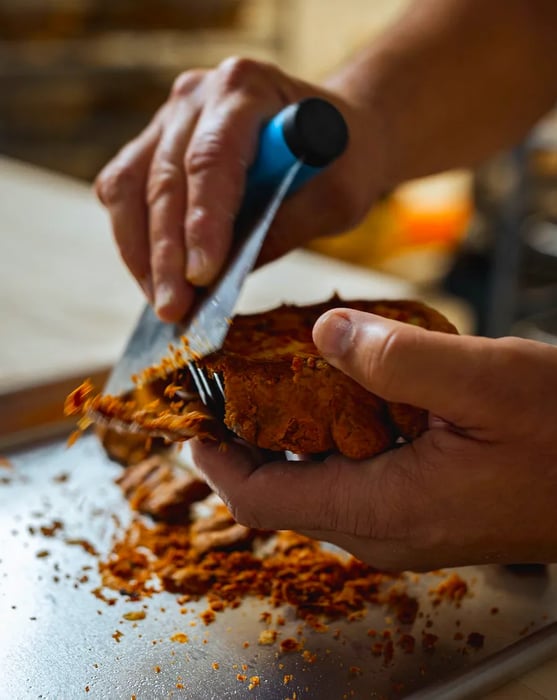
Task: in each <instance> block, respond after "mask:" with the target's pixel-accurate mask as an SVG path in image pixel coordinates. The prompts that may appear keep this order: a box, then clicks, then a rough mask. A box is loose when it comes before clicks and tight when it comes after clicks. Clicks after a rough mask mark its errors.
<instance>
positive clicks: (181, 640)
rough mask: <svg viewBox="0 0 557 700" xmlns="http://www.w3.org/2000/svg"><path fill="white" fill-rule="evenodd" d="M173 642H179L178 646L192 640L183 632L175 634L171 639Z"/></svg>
mask: <svg viewBox="0 0 557 700" xmlns="http://www.w3.org/2000/svg"><path fill="white" fill-rule="evenodd" d="M170 641H171V642H178V644H187V643H188V642H189V641H190V639H189V637H188V635H187V634H184V633H183V632H175V633H174V634H173V635H172V636H171V637H170Z"/></svg>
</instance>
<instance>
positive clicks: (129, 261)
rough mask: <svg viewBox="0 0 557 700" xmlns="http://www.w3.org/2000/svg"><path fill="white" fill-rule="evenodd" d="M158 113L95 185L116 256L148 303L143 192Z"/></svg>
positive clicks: (149, 289)
mask: <svg viewBox="0 0 557 700" xmlns="http://www.w3.org/2000/svg"><path fill="white" fill-rule="evenodd" d="M161 117H162V111H161V112H159V113H158V114H157V115H156V117H155V118H154V119H153V121H152V122H151V124H150V125H149V126H148V127H147V128H146V129H145V130H144V131H143V132H142V133H141V134H140V135H139V136H138V137H137V138H136V139H134V140H133V141H131V142H130V143H129V144H127V145H126V146H125V147H124V148H123V149H122V150H121V151H120V152H119V153H118V154H117V155H116V156H115V158H114V159H113V160H112V161H111V162H110V163H108V165H106V166H105V168H104V169H103V170H102V171H101V172H100V173H99V175H98V177H97V179H96V181H95V190H96V193H97V196H98V198H99V200H100V201H101V202H102V203H103V204H104V205H105V206H106V208H107V209H108V213H109V215H110V221H111V225H112V231H113V234H114V238H115V240H116V244H117V245H118V249H119V251H120V255H121V256H122V259H123V260H124V262H125V264H126V265H127V267H128V269H129V270H130V272H131V273H132V275H133V276H134V277H135V278H136V280H137V281H138V282H139V284H140V286H141V288H142V289H143V291H144V293H145V295H146V296H147V298H148V300H149V301H150V302H151V303H152V302H153V300H154V295H153V284H152V277H151V265H150V254H149V233H148V211H147V203H146V201H145V188H146V183H147V176H148V172H149V166H150V163H151V159H152V157H153V153H154V152H155V149H156V147H157V143H158V141H159V137H160V133H161Z"/></svg>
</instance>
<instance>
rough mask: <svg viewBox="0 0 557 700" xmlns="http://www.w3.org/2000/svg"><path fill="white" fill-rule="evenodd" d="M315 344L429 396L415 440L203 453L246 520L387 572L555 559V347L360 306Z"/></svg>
mask: <svg viewBox="0 0 557 700" xmlns="http://www.w3.org/2000/svg"><path fill="white" fill-rule="evenodd" d="M314 340H315V343H316V345H317V347H318V348H319V349H320V351H321V353H322V354H323V355H324V356H325V357H326V358H327V359H328V361H329V362H330V363H331V364H333V365H334V366H336V367H337V368H339V369H341V370H342V371H343V372H345V373H347V374H348V375H350V376H351V377H353V378H354V379H356V380H357V381H358V382H360V383H361V384H363V385H364V386H365V387H366V388H367V389H369V390H370V391H372V392H374V393H376V394H377V395H379V396H381V397H383V398H384V399H387V400H389V401H397V402H398V401H401V402H407V403H410V404H413V405H420V406H424V407H425V408H427V409H428V410H429V412H430V427H429V430H427V431H426V432H425V433H424V434H423V435H422V436H420V437H419V438H417V439H416V440H414V441H413V442H412V443H410V444H406V445H403V446H401V447H400V448H398V449H394V450H391V451H389V452H386V453H384V454H381V455H379V456H377V457H374V458H371V459H368V460H362V461H353V460H350V459H347V458H345V457H342V456H341V455H339V454H334V455H332V456H330V457H328V458H326V459H325V460H324V461H323V462H315V463H312V462H303V463H302V462H284V461H276V462H270V463H264V462H263V461H262V460H259V459H258V458H257V453H256V452H254V451H253V449H251V448H250V449H248V448H246V447H244V446H242V445H231V446H230V447H229V449H228V450H227V451H226V453H225V454H223V453H221V452H219V451H218V449H216V448H214V447H212V446H211V445H210V444H201V443H199V442H197V441H195V443H194V444H193V452H194V457H195V459H196V463H197V465H198V466H199V468H200V469H201V470H202V471H203V472H204V473H205V476H206V477H207V479H208V480H209V481H210V483H211V485H212V486H213V487H214V488H215V489H216V491H217V492H218V493H219V494H220V495H221V496H222V497H223V498H224V500H225V501H226V503H227V504H228V505H229V507H230V509H231V511H232V512H233V513H234V515H235V517H236V518H237V519H238V521H239V522H240V523H242V524H245V525H250V526H253V527H258V528H277V529H283V528H285V529H294V530H298V531H301V532H303V533H305V534H308V535H311V536H313V537H316V538H319V539H323V540H326V541H330V542H333V543H335V544H337V545H340V546H341V547H344V548H345V549H347V550H349V551H350V552H352V553H353V554H355V555H356V556H358V557H359V558H361V559H363V560H365V561H367V562H369V563H371V564H373V565H376V566H377V567H379V568H387V569H389V568H391V569H415V570H423V569H435V568H438V567H445V566H452V565H460V564H469V563H476V564H479V563H488V562H498V563H510V562H550V561H557V537H556V535H555V533H556V532H557V508H556V507H555V504H556V503H557V444H556V441H555V419H554V417H555V415H557V350H556V349H555V348H554V347H551V346H547V345H544V344H542V343H537V342H533V341H527V340H521V339H518V338H502V339H499V340H492V339H485V338H475V337H469V336H468V337H467V336H457V335H452V334H445V333H437V332H432V331H425V330H423V329H420V328H417V327H414V326H410V325H407V324H401V323H398V322H396V321H391V320H388V319H383V318H380V317H378V316H374V315H370V314H365V313H362V312H359V311H354V310H335V311H329V312H327V313H326V314H324V316H322V317H321V319H320V320H319V321H318V322H317V324H316V326H315V329H314Z"/></svg>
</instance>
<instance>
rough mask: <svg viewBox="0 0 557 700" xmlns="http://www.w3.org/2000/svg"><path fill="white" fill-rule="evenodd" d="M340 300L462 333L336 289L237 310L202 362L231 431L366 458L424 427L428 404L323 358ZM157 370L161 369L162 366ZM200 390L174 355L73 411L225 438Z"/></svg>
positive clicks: (133, 425)
mask: <svg viewBox="0 0 557 700" xmlns="http://www.w3.org/2000/svg"><path fill="white" fill-rule="evenodd" d="M338 307H349V308H352V309H358V310H360V311H365V312H368V313H374V314H378V315H380V316H384V317H386V318H391V319H394V320H397V321H401V322H404V323H411V324H414V325H417V326H420V327H422V328H425V329H428V330H434V331H441V332H445V333H456V332H457V331H456V329H455V327H454V326H453V325H452V324H451V323H450V322H449V321H448V320H447V319H446V318H445V317H444V316H443V315H442V314H440V313H439V312H438V311H436V310H435V309H432V308H431V307H429V306H426V305H425V304H422V303H420V302H416V301H406V300H403V301H391V300H380V301H367V300H355V301H354V300H352V301H346V300H342V299H340V298H339V297H336V296H335V297H333V298H332V299H330V300H328V301H326V302H323V303H320V304H312V305H309V306H293V305H283V306H279V307H277V308H275V309H272V310H270V311H266V312H263V313H258V314H250V315H238V316H236V317H235V318H234V319H233V322H232V324H231V326H230V331H229V333H228V336H227V338H226V341H225V343H224V345H223V347H222V349H221V350H219V351H218V352H216V353H213V354H212V355H209V356H207V357H205V358H203V359H201V360H199V361H198V364H199V366H201V367H202V368H204V369H205V370H206V372H207V373H208V374H209V375H211V374H212V373H218V374H219V376H220V378H221V380H222V383H223V385H224V391H225V399H226V401H225V409H226V412H225V416H224V423H225V425H226V426H227V427H228V429H229V430H231V431H232V432H233V433H235V434H236V435H237V436H238V437H240V438H242V439H244V440H246V441H247V442H249V443H251V444H253V445H256V446H257V447H260V448H264V449H268V450H277V451H285V450H288V451H290V452H294V453H298V454H301V453H305V454H318V453H324V452H328V451H331V450H338V451H339V452H341V453H342V454H344V455H345V456H347V457H351V458H353V459H363V458H365V457H371V456H373V455H375V454H378V453H379V452H382V451H384V450H386V449H389V448H390V447H392V446H393V445H394V444H395V443H396V441H397V439H399V438H401V437H402V438H405V439H408V440H411V439H414V438H416V437H417V436H418V435H420V434H421V433H422V432H423V431H424V430H425V429H426V427H427V412H426V411H424V410H422V409H420V408H414V407H412V406H407V405H405V404H394V403H389V402H386V401H384V400H383V399H381V398H379V397H378V396H375V395H374V394H371V393H370V392H368V391H366V390H365V389H364V388H363V387H362V386H360V385H359V384H358V383H357V382H355V381H354V380H352V379H350V378H349V377H347V376H346V375H344V374H343V373H342V372H340V371H339V370H337V369H335V368H334V367H332V366H331V365H329V363H328V362H326V360H324V359H323V358H322V357H321V356H320V355H319V353H318V351H317V348H316V347H315V345H314V343H313V341H312V337H311V333H312V328H313V325H314V324H315V321H316V320H317V319H318V318H319V316H321V314H323V313H324V312H325V311H327V310H329V309H331V308H338ZM165 367H168V365H165ZM146 376H149V374H148V373H147V375H146ZM154 376H160V368H159V369H157V370H156V371H154ZM194 391H195V390H194V387H193V386H192V381H191V376H190V372H189V370H188V369H187V367H184V366H183V364H182V365H180V363H179V362H178V363H175V365H174V367H173V368H172V369H170V368H169V369H168V370H167V371H166V377H165V378H164V379H157V380H156V381H153V382H150V383H148V384H146V385H145V384H144V385H143V386H142V387H141V388H138V389H137V390H136V391H135V392H134V393H133V394H131V395H127V396H125V397H107V396H99V395H97V396H94V395H93V393H92V387H91V386H90V385H85V384H84V385H82V387H80V388H79V389H77V390H76V391H75V392H74V393H73V394H72V395H71V396H70V397H69V399H68V402H67V407H68V408H67V410H68V412H69V413H73V414H79V413H81V414H84V415H85V416H86V417H87V419H89V420H92V421H94V422H98V423H101V424H104V425H107V426H108V427H109V428H111V429H116V430H118V431H119V432H122V431H126V430H129V431H130V432H134V433H136V434H137V433H138V432H139V433H141V434H144V435H149V436H162V437H164V438H165V439H166V440H169V441H176V442H179V441H183V440H187V439H188V438H190V437H192V436H194V435H200V436H201V437H203V438H205V439H214V440H216V441H219V442H220V441H222V440H223V439H225V434H224V432H223V426H222V423H220V422H219V421H217V420H215V419H214V418H212V417H211V416H210V415H209V414H208V413H207V411H206V409H205V407H203V405H202V404H200V402H199V398H197V397H196V396H195V394H194ZM112 437H113V438H114V436H112Z"/></svg>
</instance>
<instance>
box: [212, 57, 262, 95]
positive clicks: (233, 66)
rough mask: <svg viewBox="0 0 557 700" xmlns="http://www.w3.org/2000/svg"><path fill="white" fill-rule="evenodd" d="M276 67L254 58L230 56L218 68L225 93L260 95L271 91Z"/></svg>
mask: <svg viewBox="0 0 557 700" xmlns="http://www.w3.org/2000/svg"><path fill="white" fill-rule="evenodd" d="M272 73H274V67H273V66H272V65H271V64H270V63H264V62H263V61H256V60H254V59H252V58H245V57H239V56H230V57H229V58H226V59H225V60H224V61H223V62H222V63H221V64H220V65H219V67H218V69H217V74H218V80H219V83H220V85H221V87H222V89H223V90H224V91H225V92H235V91H238V90H242V92H246V93H254V94H255V95H259V94H260V93H262V92H263V91H267V90H268V89H269V84H270V79H271V77H272Z"/></svg>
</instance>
